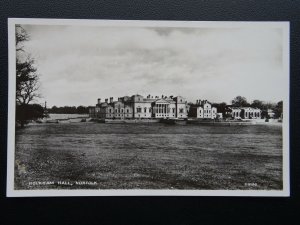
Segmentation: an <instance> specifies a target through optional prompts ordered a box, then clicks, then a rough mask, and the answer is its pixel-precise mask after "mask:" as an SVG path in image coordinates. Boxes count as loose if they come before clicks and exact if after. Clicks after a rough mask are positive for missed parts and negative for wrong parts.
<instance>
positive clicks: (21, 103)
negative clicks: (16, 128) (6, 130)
mask: <svg viewBox="0 0 300 225" xmlns="http://www.w3.org/2000/svg"><path fill="white" fill-rule="evenodd" d="M15 29H16V103H17V110H16V112H17V113H16V120H17V121H18V122H19V123H20V124H21V126H24V124H25V123H26V120H31V119H35V118H38V117H42V115H39V114H37V113H33V111H32V109H33V108H32V105H30V103H32V102H33V101H34V100H35V99H36V98H38V97H40V94H39V93H38V89H39V75H38V74H37V69H36V67H35V65H34V59H33V58H31V57H30V55H28V54H27V53H26V52H25V51H24V45H23V44H24V42H25V41H28V40H29V35H28V34H27V32H26V30H25V29H24V28H23V27H22V26H20V25H16V28H15ZM34 109H36V107H35V108H34ZM39 111H41V110H39ZM25 114H26V117H24V115H25ZM37 115H39V116H38V117H37ZM25 119H26V120H25Z"/></svg>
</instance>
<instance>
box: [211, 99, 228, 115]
mask: <svg viewBox="0 0 300 225" xmlns="http://www.w3.org/2000/svg"><path fill="white" fill-rule="evenodd" d="M212 106H213V107H216V108H217V112H218V113H222V115H223V117H224V118H225V115H226V108H227V104H226V102H222V103H213V104H212Z"/></svg>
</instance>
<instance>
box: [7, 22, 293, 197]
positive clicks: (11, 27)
mask: <svg viewBox="0 0 300 225" xmlns="http://www.w3.org/2000/svg"><path fill="white" fill-rule="evenodd" d="M16 24H31V25H34V24H35V25H74V26H119V27H120V26H124V27H199V28H200V27H201V28H245V27H253V28H258V27H268V28H282V30H283V32H284V38H283V65H284V71H285V74H286V76H287V79H288V83H287V87H282V88H284V89H286V90H289V86H290V84H289V82H290V81H289V74H290V71H289V61H290V59H289V52H290V50H289V46H290V40H289V37H290V33H289V32H290V26H289V25H290V24H289V22H212V21H207V22H202V21H139V20H78V19H24V18H9V19H8V49H9V51H8V63H9V79H8V80H9V86H8V87H9V88H8V134H7V192H6V196H7V197H31V196H36V197H37V196H48V197H50V196H260V197H263V196H268V197H272V196H273V197H288V196H290V171H289V168H290V165H289V147H290V146H289V91H286V95H285V96H283V102H284V106H283V115H284V118H283V124H282V128H283V190H280V191H274V190H270V191H267V190H164V189H162V190H150V189H149V190H132V189H131V190H90V189H88V190H82V189H81V190H14V159H15V99H16V96H15V85H16V76H15V71H16V63H15V62H16V61H15V60H16V51H15V25H16Z"/></svg>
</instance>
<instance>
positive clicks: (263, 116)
mask: <svg viewBox="0 0 300 225" xmlns="http://www.w3.org/2000/svg"><path fill="white" fill-rule="evenodd" d="M8 31H9V33H8V35H9V36H8V38H9V39H8V41H9V107H8V110H9V113H8V149H7V155H8V158H7V166H8V167H7V196H9V197H24V196H105V195H106V196H122V195H130V196H135V195H137V196H138V195H142V196H156V195H163V196H174V195H176V196H279V197H280V196H289V193H290V190H289V23H288V22H201V21H137V20H132V21H126V20H122V21H121V20H79V19H78V20H75V19H72V20H67V19H21V18H19V19H16V18H10V19H9V20H8Z"/></svg>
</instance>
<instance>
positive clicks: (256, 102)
mask: <svg viewBox="0 0 300 225" xmlns="http://www.w3.org/2000/svg"><path fill="white" fill-rule="evenodd" d="M251 107H253V108H259V109H263V108H264V102H263V101H260V100H253V102H252V103H251Z"/></svg>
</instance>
